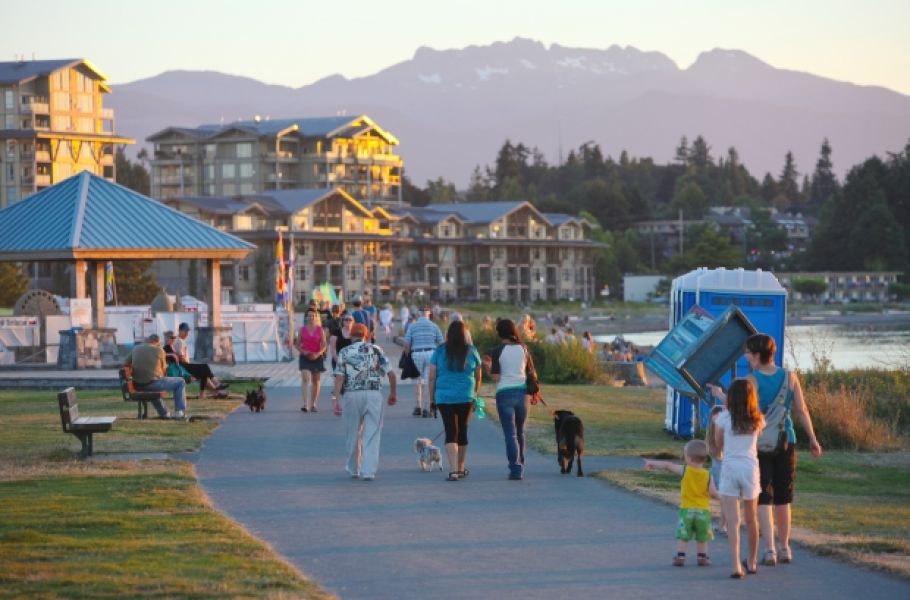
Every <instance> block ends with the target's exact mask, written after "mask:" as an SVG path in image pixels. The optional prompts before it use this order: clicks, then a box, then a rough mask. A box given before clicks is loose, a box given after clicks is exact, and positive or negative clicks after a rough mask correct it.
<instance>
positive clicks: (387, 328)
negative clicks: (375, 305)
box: [379, 304, 392, 342]
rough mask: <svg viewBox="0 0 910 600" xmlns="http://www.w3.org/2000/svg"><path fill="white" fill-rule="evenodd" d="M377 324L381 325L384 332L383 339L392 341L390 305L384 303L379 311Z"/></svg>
mask: <svg viewBox="0 0 910 600" xmlns="http://www.w3.org/2000/svg"><path fill="white" fill-rule="evenodd" d="M379 325H380V326H381V327H382V333H384V334H385V341H387V342H391V341H392V305H391V304H386V305H385V306H383V307H382V310H380V311H379Z"/></svg>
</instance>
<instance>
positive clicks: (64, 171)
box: [0, 59, 134, 208]
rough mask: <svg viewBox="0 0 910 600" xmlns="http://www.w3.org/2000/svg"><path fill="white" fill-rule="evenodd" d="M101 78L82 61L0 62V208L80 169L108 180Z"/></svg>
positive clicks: (110, 126) (110, 118) (110, 153)
mask: <svg viewBox="0 0 910 600" xmlns="http://www.w3.org/2000/svg"><path fill="white" fill-rule="evenodd" d="M106 81H107V76H106V75H104V74H103V73H102V72H101V71H99V70H98V68H97V67H95V66H94V65H93V64H92V63H91V62H89V61H88V60H85V59H62V60H33V61H14V62H0V126H2V129H0V143H2V146H0V166H2V168H0V208H4V207H6V206H8V205H10V204H13V203H15V202H18V201H19V200H21V199H22V198H24V197H26V196H28V195H29V194H32V193H34V192H37V191H39V190H43V189H44V188H46V187H48V186H50V185H52V184H54V183H57V182H59V181H63V180H64V179H66V178H68V177H70V176H71V175H75V174H76V173H79V172H80V171H90V172H91V173H94V174H95V175H99V176H102V177H105V178H107V179H110V180H111V181H113V180H114V177H115V172H114V144H132V143H134V140H132V139H129V138H125V137H121V136H118V135H116V134H115V133H114V112H113V110H112V109H110V108H104V96H105V94H109V93H110V92H111V88H110V87H109V86H108V85H107V83H105V82H106Z"/></svg>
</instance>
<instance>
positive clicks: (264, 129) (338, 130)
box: [146, 115, 398, 144]
mask: <svg viewBox="0 0 910 600" xmlns="http://www.w3.org/2000/svg"><path fill="white" fill-rule="evenodd" d="M294 125H296V126H297V131H296V133H297V134H298V135H303V136H305V137H336V136H344V137H348V136H349V137H354V136H356V135H362V134H363V133H364V132H366V131H369V130H375V131H376V132H377V133H378V134H379V135H381V136H382V137H384V138H385V139H386V140H387V141H388V142H389V143H391V144H398V139H397V138H396V137H395V136H393V135H392V134H390V133H389V132H387V131H385V130H384V129H382V128H381V127H379V126H378V125H376V123H375V122H374V121H373V120H372V119H370V118H369V117H368V116H366V115H360V116H359V117H311V118H305V119H300V118H294V119H269V120H262V119H260V120H258V121H256V120H252V121H232V122H230V123H221V124H217V123H208V124H205V125H200V126H198V127H167V128H165V129H162V130H161V131H158V132H156V133H153V134H152V135H150V136H148V137H147V138H146V140H147V141H150V142H153V141H155V140H157V139H158V138H160V137H161V136H164V135H167V134H168V133H174V132H177V133H181V134H183V135H189V136H193V137H196V138H214V137H218V136H220V135H224V134H225V133H228V132H230V131H231V130H237V131H242V132H244V133H249V134H250V135H254V136H257V137H271V136H274V135H276V134H278V133H279V132H281V131H284V130H285V129H288V128H290V127H293V126H294Z"/></svg>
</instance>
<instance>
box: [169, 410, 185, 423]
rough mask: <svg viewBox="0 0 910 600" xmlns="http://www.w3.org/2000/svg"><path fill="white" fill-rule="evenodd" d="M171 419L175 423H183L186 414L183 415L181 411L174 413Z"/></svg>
mask: <svg viewBox="0 0 910 600" xmlns="http://www.w3.org/2000/svg"><path fill="white" fill-rule="evenodd" d="M172 418H173V419H174V420H175V421H185V420H186V413H184V412H183V411H182V410H178V411H177V412H175V413H174V416H173V417H172Z"/></svg>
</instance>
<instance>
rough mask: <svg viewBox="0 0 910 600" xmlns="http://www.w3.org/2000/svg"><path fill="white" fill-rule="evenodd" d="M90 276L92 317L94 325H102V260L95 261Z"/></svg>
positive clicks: (99, 326) (101, 326)
mask: <svg viewBox="0 0 910 600" xmlns="http://www.w3.org/2000/svg"><path fill="white" fill-rule="evenodd" d="M94 275H95V276H94V277H92V312H93V313H94V314H93V315H92V316H93V317H94V318H93V319H92V321H93V323H94V325H95V327H96V328H97V329H101V328H103V327H104V261H100V260H96V261H95V273H94Z"/></svg>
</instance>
